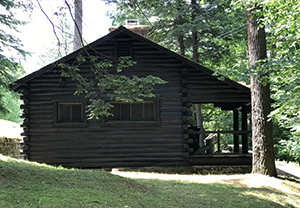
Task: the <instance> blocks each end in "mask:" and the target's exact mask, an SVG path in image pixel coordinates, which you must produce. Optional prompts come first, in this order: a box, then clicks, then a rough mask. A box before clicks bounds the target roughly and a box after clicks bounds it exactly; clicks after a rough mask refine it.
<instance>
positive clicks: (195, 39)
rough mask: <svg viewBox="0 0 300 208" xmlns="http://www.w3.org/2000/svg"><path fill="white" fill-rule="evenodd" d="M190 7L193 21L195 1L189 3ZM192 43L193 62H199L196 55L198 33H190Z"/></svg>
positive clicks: (197, 54)
mask: <svg viewBox="0 0 300 208" xmlns="http://www.w3.org/2000/svg"><path fill="white" fill-rule="evenodd" d="M191 6H192V9H193V11H192V21H193V22H194V21H195V18H196V15H197V14H196V7H197V2H196V0H192V1H191ZM192 41H193V61H195V62H197V63H198V62H199V53H198V31H197V30H193V31H192Z"/></svg>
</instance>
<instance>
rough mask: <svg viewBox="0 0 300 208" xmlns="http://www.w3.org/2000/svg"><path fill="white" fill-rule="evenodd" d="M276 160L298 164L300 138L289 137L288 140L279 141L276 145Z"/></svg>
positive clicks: (299, 160)
mask: <svg viewBox="0 0 300 208" xmlns="http://www.w3.org/2000/svg"><path fill="white" fill-rule="evenodd" d="M275 146H276V147H278V154H277V155H276V157H277V159H279V160H284V161H287V162H296V163H298V164H300V138H299V137H296V136H294V137H291V138H290V139H289V140H281V141H279V144H278V145H275Z"/></svg>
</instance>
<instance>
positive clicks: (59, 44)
mask: <svg viewBox="0 0 300 208" xmlns="http://www.w3.org/2000/svg"><path fill="white" fill-rule="evenodd" d="M36 2H37V3H38V5H39V7H40V9H41V11H42V12H43V13H44V15H45V16H46V18H47V19H48V20H49V22H50V23H51V25H52V28H53V33H54V35H55V37H56V39H57V42H58V55H59V56H61V52H60V46H61V43H60V40H59V38H58V36H57V34H56V31H55V25H54V24H53V22H52V21H51V19H50V18H49V17H48V15H47V14H46V12H45V11H44V9H43V8H42V6H41V4H40V2H39V0H36Z"/></svg>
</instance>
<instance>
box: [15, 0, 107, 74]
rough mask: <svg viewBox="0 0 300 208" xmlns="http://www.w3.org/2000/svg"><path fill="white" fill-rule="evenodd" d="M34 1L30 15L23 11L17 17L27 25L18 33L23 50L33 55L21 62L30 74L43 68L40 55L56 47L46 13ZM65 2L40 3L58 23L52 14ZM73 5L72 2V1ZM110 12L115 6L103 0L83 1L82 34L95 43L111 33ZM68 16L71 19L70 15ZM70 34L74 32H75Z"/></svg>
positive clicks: (55, 0) (45, 0)
mask: <svg viewBox="0 0 300 208" xmlns="http://www.w3.org/2000/svg"><path fill="white" fill-rule="evenodd" d="M32 2H33V3H34V9H33V12H32V13H31V15H30V16H29V15H28V14H26V13H24V12H23V13H20V12H19V13H17V16H16V17H17V18H18V19H20V20H23V21H27V22H28V24H26V25H25V26H22V27H20V28H19V29H20V33H19V34H16V36H17V37H18V38H19V39H21V41H22V43H23V45H24V47H23V49H24V50H25V51H27V52H30V53H31V56H27V58H26V60H22V61H21V64H22V66H23V67H24V69H25V71H26V73H27V74H29V73H32V72H34V71H36V70H38V69H40V68H42V67H43V66H44V65H45V64H41V63H40V61H39V55H41V54H46V53H48V52H49V51H50V49H51V48H54V47H56V44H57V39H56V37H55V34H54V32H53V27H52V24H51V23H50V22H49V20H48V19H47V17H46V16H45V15H44V14H43V12H42V11H41V9H40V8H39V6H38V4H37V3H36V1H32ZM50 2H51V3H50ZM63 2H64V1H62V0H51V1H50V0H40V4H41V6H42V8H43V10H44V11H45V12H46V14H47V15H48V16H49V18H50V19H51V21H53V22H54V23H55V24H57V17H55V16H54V15H53V14H54V12H55V11H57V8H58V7H59V6H60V5H63ZM70 2H73V0H71V1H70ZM111 9H112V7H110V6H109V5H106V4H105V3H104V2H103V1H101V0H84V1H83V32H82V33H83V37H84V39H85V40H86V41H87V42H93V41H95V40H97V39H98V38H100V37H102V36H104V35H106V34H107V33H108V28H109V27H110V26H111V20H110V19H109V17H108V16H107V15H106V14H107V11H108V10H111ZM68 16H69V18H70V15H69V14H68ZM70 20H71V18H70ZM72 26H73V25H72ZM71 31H72V32H73V29H72V30H71ZM47 64H49V63H47Z"/></svg>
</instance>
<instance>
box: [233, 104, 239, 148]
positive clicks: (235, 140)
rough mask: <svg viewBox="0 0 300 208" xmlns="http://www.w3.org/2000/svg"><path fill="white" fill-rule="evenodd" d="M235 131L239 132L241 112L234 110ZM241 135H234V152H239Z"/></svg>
mask: <svg viewBox="0 0 300 208" xmlns="http://www.w3.org/2000/svg"><path fill="white" fill-rule="evenodd" d="M233 130H234V131H238V130H239V111H238V110H233ZM239 146H240V142H239V135H238V134H236V133H235V134H233V152H239Z"/></svg>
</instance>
